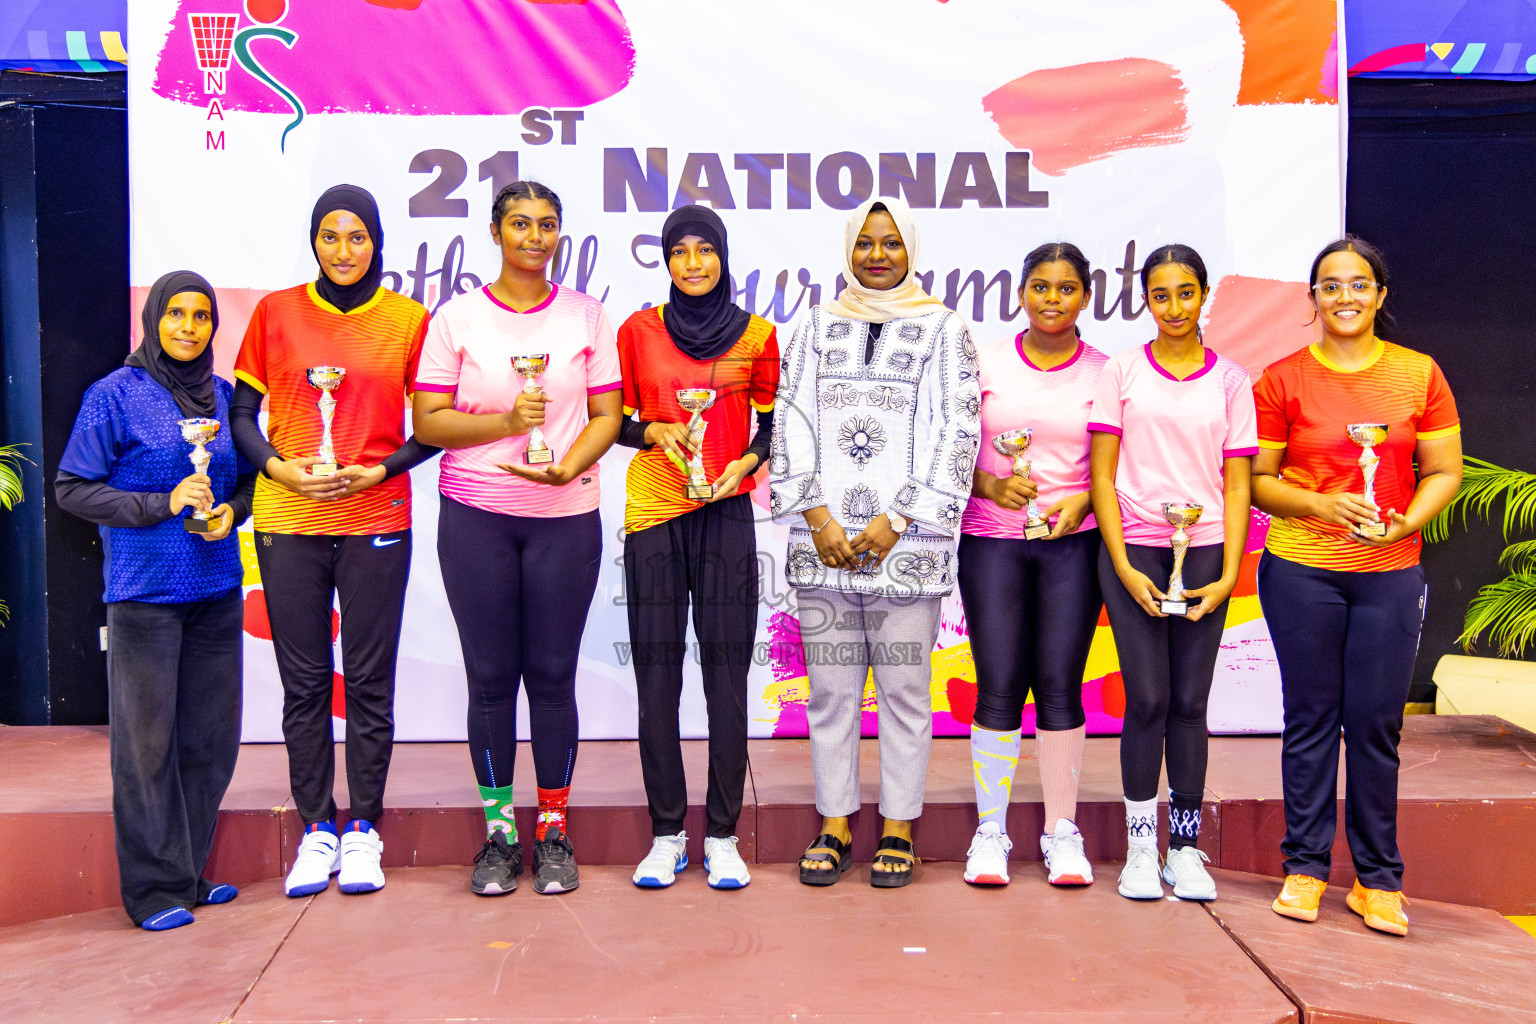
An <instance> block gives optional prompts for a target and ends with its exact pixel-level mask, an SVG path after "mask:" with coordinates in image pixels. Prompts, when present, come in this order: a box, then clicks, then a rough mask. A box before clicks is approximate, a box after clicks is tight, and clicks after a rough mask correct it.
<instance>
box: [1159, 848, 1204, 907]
mask: <svg viewBox="0 0 1536 1024" xmlns="http://www.w3.org/2000/svg"><path fill="white" fill-rule="evenodd" d="M1210 861H1211V858H1209V857H1207V856H1206V855H1205V854H1204V853H1202V852H1201V851H1199V850H1197V849H1195V848H1194V847H1193V846H1179V847H1174V848H1171V849H1169V851H1168V859H1167V860H1166V861H1164V863H1163V880H1164V881H1166V882H1167V883H1168V884H1169V885H1171V886H1173V894H1174V895H1175V896H1177V897H1178V898H1179V899H1181V900H1213V899H1215V898H1216V882H1215V880H1214V879H1212V878H1211V873H1210V872H1209V871H1207V870H1205V865H1206V864H1209V863H1210Z"/></svg>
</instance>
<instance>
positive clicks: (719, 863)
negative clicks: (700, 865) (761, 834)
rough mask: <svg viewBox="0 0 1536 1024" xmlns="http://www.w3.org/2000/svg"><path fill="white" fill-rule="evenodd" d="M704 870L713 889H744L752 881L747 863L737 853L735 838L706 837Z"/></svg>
mask: <svg viewBox="0 0 1536 1024" xmlns="http://www.w3.org/2000/svg"><path fill="white" fill-rule="evenodd" d="M704 870H705V871H708V872H709V879H708V881H709V887H710V888H711V889H744V888H746V886H747V883H748V882H750V881H752V876H751V875H749V874H747V862H746V861H744V860H742V859H741V854H739V853H737V852H736V837H735V836H705V837H704Z"/></svg>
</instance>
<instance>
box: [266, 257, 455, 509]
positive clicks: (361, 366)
mask: <svg viewBox="0 0 1536 1024" xmlns="http://www.w3.org/2000/svg"><path fill="white" fill-rule="evenodd" d="M426 331H427V311H426V309H425V308H424V307H423V306H422V305H421V304H420V303H418V302H415V301H413V300H411V299H408V298H406V297H405V296H403V295H399V294H396V293H395V292H392V291H390V290H389V289H387V288H380V289H379V290H378V292H377V293H376V294H375V295H374V297H373V298H371V299H369V300H368V301H367V302H365V303H363V304H362V305H361V306H358V307H357V308H356V309H353V310H349V311H348V312H346V313H343V312H342V311H341V310H339V309H337V308H336V307H335V306H333V305H331V304H330V303H329V302H326V301H325V300H324V299H322V298H321V297H320V295H319V293H318V292H317V291H316V290H315V286H314V284H313V283H310V284H307V285H298V286H296V287H293V288H285V289H283V290H282V291H277V292H272V293H271V294H269V295H267V296H265V297H264V298H263V299H262V300H261V301H260V302H258V303H257V304H256V310H255V312H254V313H252V315H251V322H250V326H249V327H247V328H246V331H245V340H244V341H243V342H242V343H241V345H240V355H239V356H238V357H237V358H236V360H235V376H236V377H238V378H239V379H240V380H243V381H245V382H246V383H247V384H250V385H251V386H252V387H254V388H256V389H257V390H259V391H261V392H262V393H263V394H265V395H266V396H267V439H268V440H269V441H271V442H272V446H273V447H274V448H276V449H277V450H278V452H279V454H281V455H282V457H283V458H285V459H296V458H307V457H312V456H314V455H315V454H316V453H317V452H318V451H319V448H320V438H321V433H322V427H321V423H320V410H319V408H318V407H317V406H316V404H315V403H316V402H317V401H319V399H320V394H321V393H320V391H319V390H317V389H316V388H314V387H312V386H311V385H310V383H309V380H308V378H307V376H306V375H305V371H306V370H307V369H309V368H310V367H313V366H339V367H342V368H343V369H345V370H346V371H347V375H346V378H345V379H344V380H343V381H342V384H341V387H339V388H337V389H336V391H335V392H334V393H333V395H334V397H335V399H336V413H335V418H334V420H333V422H332V426H331V441H332V444H333V445H334V446H335V449H336V462H337V464H338V465H342V466H352V465H365V466H372V465H375V464H377V463H379V462H382V461H383V460H384V459H385V458H386V457H388V456H389V455H392V454H394V452H395V451H396V449H398V448H399V447H400V446H401V445H402V444H404V443H405V412H406V407H407V401H408V394H409V391H410V389H411V385H412V382H413V381H414V380H415V379H416V363H417V360H418V359H420V357H421V343H422V339H423V338H424V337H425V336H426ZM254 515H255V523H256V529H258V530H262V531H264V532H268V533H302V534H317V535H326V536H338V535H340V536H358V535H362V534H369V533H394V532H396V531H398V530H406V529H409V528H410V525H411V481H410V477H409V476H408V475H407V474H403V473H402V474H401V475H399V476H396V477H394V478H392V479H389V480H385V481H384V482H383V483H380V484H377V485H375V486H373V487H370V488H368V489H367V490H364V491H359V492H358V493H356V494H354V495H352V496H351V497H349V498H343V499H341V500H339V501H314V500H312V499H310V498H305V497H301V496H300V495H297V494H294V493H293V492H292V491H290V490H288V489H287V488H285V487H283V486H281V485H279V484H277V483H276V482H274V481H273V480H271V479H269V478H268V477H267V476H266V474H265V473H263V474H260V475H258V476H257V478H256V499H255V509H254Z"/></svg>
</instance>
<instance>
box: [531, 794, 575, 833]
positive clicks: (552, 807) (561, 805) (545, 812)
mask: <svg viewBox="0 0 1536 1024" xmlns="http://www.w3.org/2000/svg"><path fill="white" fill-rule="evenodd" d="M570 798H571V787H570V786H566V787H565V788H564V789H543V788H541V789H540V790H539V822H538V827H537V828H536V829H535V830H534V838H535V839H536V840H538V841H539V842H543V841H544V835H545V833H547V832H548V831H549V827H550V826H551V825H555V826H558V827H559V829H560V831H561V832H562V833H563V832H565V805H566V802H567V801H569V800H570Z"/></svg>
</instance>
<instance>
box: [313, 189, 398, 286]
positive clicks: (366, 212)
mask: <svg viewBox="0 0 1536 1024" xmlns="http://www.w3.org/2000/svg"><path fill="white" fill-rule="evenodd" d="M337 210H346V211H347V212H348V213H353V214H356V215H357V216H358V217H359V218H360V219H361V220H362V222H363V224H364V225H365V226H366V227H367V228H368V237H369V238H371V239H373V260H372V262H370V263H369V264H368V270H367V272H366V273H364V274H363V276H362V277H361V278H359V279H358V280H357V281H356V282H355V283H354V284H337V283H336V282H335V281H332V280H331V279H330V277H328V276H327V275H326V273H325V268H324V267H321V268H320V277H319V279H318V280H316V281H315V291H317V292H319V293H320V297H321V298H322V299H324V300H325V301H326V302H329V303H330V304H331V305H333V306H335V307H336V308H337V309H339V310H341V311H342V312H343V313H346V312H349V311H350V310H353V309H356V308H357V307H358V306H361V305H362V304H363V303H365V302H367V301H368V300H369V299H371V298H373V294H374V292H376V291H378V290H379V281H380V280H381V279H382V278H383V277H384V228H383V227H382V226H381V225H380V224H379V204H378V203H376V202H374V200H373V194H372V193H371V192H369V191H368V190H367V189H365V188H358V187H357V186H356V185H337V186H335V187H334V188H328V189H326V190H325V192H324V193H323V194H322V195H321V196H320V198H319V199H317V200H316V201H315V209H314V212H313V213H311V214H310V215H309V245H310V248H311V249H314V247H315V236H316V235H318V234H319V233H320V222H321V221H322V220H324V219H325V218H326V216H327V215H329V214H332V213H335V212H336V211H337ZM319 260H320V250H318V249H315V261H316V262H319Z"/></svg>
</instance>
